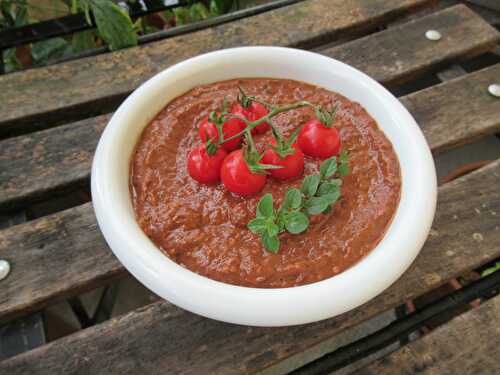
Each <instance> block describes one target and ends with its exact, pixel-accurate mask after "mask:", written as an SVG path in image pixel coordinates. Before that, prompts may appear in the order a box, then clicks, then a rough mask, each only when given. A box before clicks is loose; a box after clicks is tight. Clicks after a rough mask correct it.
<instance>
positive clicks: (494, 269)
mask: <svg viewBox="0 0 500 375" xmlns="http://www.w3.org/2000/svg"><path fill="white" fill-rule="evenodd" d="M497 271H500V262H496V263H495V265H494V266H493V267H490V268H486V269H485V270H484V271H483V272H482V273H481V276H483V277H484V276H488V275H491V274H492V273H494V272H497Z"/></svg>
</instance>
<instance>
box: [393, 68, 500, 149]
mask: <svg viewBox="0 0 500 375" xmlns="http://www.w3.org/2000/svg"><path fill="white" fill-rule="evenodd" d="M498 77H500V64H496V65H493V66H491V67H488V68H486V69H483V70H480V71H477V72H474V73H471V74H468V75H465V76H462V77H460V78H457V79H454V80H450V81H447V82H445V83H442V84H439V85H436V86H432V87H430V88H427V89H424V90H421V91H418V92H416V93H412V94H409V95H407V96H405V97H403V98H401V102H402V103H403V105H404V106H405V107H406V108H407V109H408V110H409V111H410V113H411V114H412V115H413V116H414V117H415V120H416V121H417V123H418V124H420V126H421V127H422V130H423V131H424V135H425V137H426V139H427V141H428V142H429V144H430V145H431V148H432V152H433V153H434V154H438V153H440V152H442V151H445V150H447V149H450V148H453V147H457V146H460V145H464V144H466V143H470V142H473V141H475V140H477V139H479V138H481V137H483V136H485V135H488V134H493V133H496V132H498V131H499V130H500V100H499V99H498V98H495V97H494V96H492V95H490V94H489V93H488V86H489V85H490V84H491V83H492V82H496V80H498Z"/></svg>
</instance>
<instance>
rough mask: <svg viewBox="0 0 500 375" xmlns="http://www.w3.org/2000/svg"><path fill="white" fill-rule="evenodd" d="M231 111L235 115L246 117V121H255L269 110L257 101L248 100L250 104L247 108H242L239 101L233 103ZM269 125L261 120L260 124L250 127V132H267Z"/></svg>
mask: <svg viewBox="0 0 500 375" xmlns="http://www.w3.org/2000/svg"><path fill="white" fill-rule="evenodd" d="M231 113H233V114H235V115H240V116H242V117H244V118H246V119H247V120H248V121H256V120H258V119H260V118H262V117H264V116H266V115H267V114H268V113H269V111H268V110H267V108H266V107H264V106H263V105H262V104H260V103H257V102H250V105H249V106H248V108H243V107H242V106H241V104H240V103H236V104H234V105H233V107H232V108H231ZM269 129H271V127H270V126H269V124H268V123H267V122H263V123H262V124H260V125H257V126H256V127H255V128H253V129H252V134H253V135H255V134H257V133H260V134H262V133H265V132H267V131H268V130H269Z"/></svg>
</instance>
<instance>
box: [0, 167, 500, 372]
mask: <svg viewBox="0 0 500 375" xmlns="http://www.w3.org/2000/svg"><path fill="white" fill-rule="evenodd" d="M499 184H500V160H499V161H497V162H495V163H493V164H491V165H490V166H487V167H485V168H483V169H481V170H480V171H477V172H474V173H472V174H470V175H468V176H466V177H463V178H461V179H458V180H455V181H453V182H451V183H449V184H447V185H445V186H443V187H441V188H440V189H439V203H438V211H437V216H436V219H435V223H434V228H433V230H432V232H431V235H430V238H429V240H428V241H427V243H426V245H425V247H424V248H423V250H422V252H421V254H420V255H419V257H418V258H417V260H416V261H415V263H414V264H413V265H412V266H411V267H410V269H409V270H408V271H407V272H406V273H405V274H404V275H403V276H402V277H401V279H400V280H398V281H397V282H396V283H395V284H394V285H393V286H391V287H390V288H389V289H388V290H387V291H385V292H384V293H382V294H381V295H379V296H378V297H376V298H375V299H373V300H372V301H370V302H369V303H367V304H365V305H364V306H363V307H361V308H358V309H355V310H354V311H352V312H349V313H346V314H344V315H341V316H339V317H336V318H333V319H329V320H326V321H323V322H319V323H314V324H308V325H303V326H297V327H289V328H249V327H243V326H237V325H230V324H224V323H221V322H216V321H213V320H210V319H205V318H201V317H199V316H196V315H194V314H190V313H187V312H184V311H182V310H180V309H178V308H175V307H173V306H172V305H170V304H168V303H167V302H158V303H154V304H152V305H149V306H147V307H145V308H143V309H140V310H137V311H135V312H132V313H130V314H127V315H125V316H123V317H120V318H117V319H113V320H111V321H108V322H106V323H103V324H101V325H98V326H95V327H92V328H90V329H86V330H84V331H81V332H79V333H77V334H75V335H71V336H69V337H66V338H63V339H61V340H58V341H55V342H53V343H50V344H48V345H45V346H43V347H41V348H38V349H35V350H33V351H31V352H29V353H25V354H22V355H19V356H17V357H14V358H12V359H9V360H7V361H5V362H0V372H5V373H8V374H11V375H16V374H23V373H26V372H27V371H31V372H33V373H37V374H53V373H63V372H64V373H72V374H89V373H91V374H107V373H110V372H117V373H121V374H135V373H140V372H146V373H151V374H160V373H164V372H166V371H168V373H183V374H186V373H189V374H205V373H214V372H216V373H218V374H233V373H246V374H248V373H255V372H257V371H259V370H261V369H263V368H265V367H268V366H271V365H272V364H275V363H277V362H279V361H280V360H283V359H285V358H286V357H288V356H291V355H293V354H295V353H298V352H301V351H304V350H305V349H307V348H309V347H310V346H312V345H315V344H317V343H319V342H321V341H323V340H325V339H327V338H329V337H332V336H334V335H335V334H337V333H339V332H340V331H342V330H344V329H346V328H348V327H349V326H353V325H355V324H359V323H360V322H362V321H363V320H366V319H368V318H370V317H372V316H374V315H376V314H378V313H380V312H382V311H385V310H387V309H389V308H391V307H393V306H395V305H397V304H399V303H401V302H402V301H404V300H406V299H408V298H414V297H416V296H418V295H420V294H422V293H424V292H426V291H428V290H430V289H433V288H435V287H437V286H439V285H440V284H442V283H443V282H445V281H446V280H447V279H449V278H451V277H455V276H457V275H458V274H460V273H462V272H464V271H466V270H469V269H471V268H474V267H477V266H479V265H481V264H484V263H485V262H487V261H489V260H491V259H493V258H495V257H498V256H499V255H500V235H499V234H500V215H497V212H500V190H499V189H498V186H499ZM87 208H90V207H88V206H87ZM476 209H477V211H476ZM81 214H84V213H83V212H82V213H81ZM88 215H91V214H90V212H89V213H88ZM41 222H42V221H39V222H38V225H40V223H41ZM59 225H62V224H61V223H60V224H59ZM89 232H90V233H89ZM10 234H11V235H14V233H12V232H11V233H10ZM95 234H96V233H95V232H94V231H93V230H90V231H87V233H86V237H87V238H90V237H92V236H93V235H95ZM66 235H67V236H68V237H72V233H70V232H67V234H66ZM1 238H2V241H0V243H3V244H4V245H9V243H6V241H7V242H8V241H12V242H11V243H10V246H12V245H14V244H15V243H16V242H17V243H19V242H20V241H22V239H21V238H19V237H16V238H14V239H12V240H10V237H9V236H3V237H1ZM87 241H88V240H87ZM99 241H100V242H99V243H98V244H97V245H96V246H94V247H93V249H92V252H93V255H94V257H93V258H95V259H100V258H101V255H102V256H105V254H104V252H109V251H108V250H107V249H104V248H103V249H101V244H102V240H99ZM36 242H37V240H36V239H35V238H32V246H36ZM74 242H75V243H73V244H72V247H71V249H74V250H75V251H81V250H82V248H81V247H79V245H78V243H76V241H74ZM38 243H40V240H38ZM71 249H66V251H68V250H71ZM24 250H25V251H29V250H28V249H27V248H26V247H25V248H24ZM51 250H53V251H57V250H56V248H55V247H51ZM101 252H103V254H101ZM0 254H1V255H2V257H4V254H5V257H7V258H8V253H6V252H5V250H3V251H0ZM19 266H21V265H19ZM35 276H36V275H35ZM7 280H8V279H7ZM60 283H62V281H60ZM7 288H10V287H9V285H7ZM11 298H12V299H15V298H16V295H15V294H14V293H13V291H12V290H11ZM4 301H5V299H4ZM8 301H9V300H7V303H8ZM3 306H4V307H5V303H4V304H3ZM3 312H5V309H4V310H3Z"/></svg>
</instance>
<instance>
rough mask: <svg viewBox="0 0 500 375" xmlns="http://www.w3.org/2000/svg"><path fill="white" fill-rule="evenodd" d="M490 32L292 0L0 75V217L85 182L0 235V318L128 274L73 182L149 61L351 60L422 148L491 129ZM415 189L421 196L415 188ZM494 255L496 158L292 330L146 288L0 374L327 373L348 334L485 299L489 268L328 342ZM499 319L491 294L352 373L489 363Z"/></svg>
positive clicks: (420, 15) (466, 11) (82, 176)
mask: <svg viewBox="0 0 500 375" xmlns="http://www.w3.org/2000/svg"><path fill="white" fill-rule="evenodd" d="M492 14H493V13H492ZM494 17H495V16H494V15H493V16H492V18H490V19H489V20H490V22H491V19H493V20H494V19H495V18H494ZM497 20H498V19H497ZM431 29H435V30H438V31H439V32H440V33H441V34H442V38H441V39H440V40H439V41H430V40H428V39H426V37H425V32H426V31H427V30H431ZM499 40H500V34H499V32H498V31H497V30H496V29H495V28H494V27H493V26H492V25H490V24H489V23H488V22H486V21H485V20H484V19H483V18H481V17H480V16H479V15H478V14H476V13H475V12H474V11H472V10H471V9H470V8H468V7H467V6H465V5H463V4H458V2H457V1H442V2H436V1H429V0H374V1H365V0H308V1H301V2H296V3H295V4H293V5H289V6H283V7H280V8H278V9H275V10H272V11H269V12H266V13H262V14H258V15H254V16H250V17H246V18H243V19H241V20H238V21H235V22H229V23H222V24H219V25H216V26H213V27H210V28H205V29H203V30H200V31H196V32H193V33H189V34H185V35H180V36H177V37H173V38H169V39H164V40H161V41H156V42H152V43H149V44H145V45H142V46H139V47H135V48H129V49H125V50H121V51H118V52H114V53H106V54H101V55H98V56H94V57H89V58H84V59H80V60H75V61H69V62H65V63H61V64H56V65H51V66H47V67H43V68H37V69H31V70H27V71H24V72H19V73H14V74H8V75H3V76H0V137H1V140H0V210H1V211H2V213H3V214H4V215H13V214H14V213H15V212H19V211H22V210H26V209H28V208H29V207H30V206H31V205H33V204H35V203H37V202H44V201H47V200H50V199H54V198H56V197H58V196H60V195H62V194H66V195H67V194H68V193H71V192H75V191H77V190H79V191H81V190H83V191H84V193H83V194H81V195H80V196H79V199H77V200H76V202H77V203H83V204H79V205H74V206H71V207H64V210H52V211H54V212H48V214H47V215H46V216H43V217H40V218H37V219H35V220H29V221H27V222H25V223H22V224H18V225H13V226H10V227H8V228H6V229H3V230H1V231H0V258H1V259H6V260H8V261H9V262H10V265H11V267H12V271H11V273H10V275H9V276H8V277H7V278H6V279H4V280H2V281H0V321H1V322H3V323H5V322H9V321H12V320H13V319H15V318H19V317H22V316H26V315H27V314H30V313H33V312H37V311H40V310H41V309H43V308H45V307H46V306H50V305H52V304H54V303H55V302H58V301H61V300H66V299H69V298H73V297H75V296H78V295H80V294H81V293H82V292H84V291H88V290H92V289H95V288H97V287H101V286H103V285H107V284H109V283H110V282H111V281H113V280H114V279H115V278H117V277H119V276H123V275H124V274H125V273H126V271H125V269H124V268H123V266H122V265H121V264H120V263H119V261H118V260H117V259H116V258H115V257H114V256H113V254H112V252H111V251H110V250H109V248H108V246H107V245H106V243H105V242H104V240H103V238H102V236H101V234H100V232H99V229H98V227H97V223H96V220H95V217H94V212H93V210H92V204H91V202H90V197H89V195H87V194H85V191H88V183H89V173H90V166H91V162H92V155H93V152H94V149H95V146H96V143H97V140H98V138H99V136H100V134H101V132H102V130H103V129H104V127H105V125H106V123H107V121H108V120H109V118H110V116H111V112H112V111H113V110H115V109H116V107H117V106H118V105H119V104H120V102H121V101H122V100H123V99H124V98H125V97H126V96H127V95H128V94H129V93H130V92H131V91H132V90H134V89H135V88H136V87H137V86H138V85H140V84H141V83H142V82H144V81H145V80H146V79H148V78H149V77H151V76H152V75H153V74H155V73H157V72H158V71H160V70H162V69H165V68H166V67H168V66H170V65H172V64H174V63H176V62H179V61H182V60H184V59H186V58H189V57H191V56H195V55H198V54H201V53H204V52H208V51H212V50H217V49H221V48H227V47H234V46H241V45H277V46H292V47H299V48H305V49H313V50H315V51H318V52H319V53H321V54H324V55H326V56H332V57H335V58H336V59H339V60H342V61H344V62H346V63H348V64H351V65H353V66H355V67H357V68H359V69H360V70H362V71H364V72H366V73H368V74H369V75H370V76H372V77H374V78H375V79H377V80H378V81H380V82H381V83H382V84H384V85H385V86H386V87H388V88H389V89H390V90H392V91H393V92H394V93H396V94H397V95H398V96H400V100H401V102H402V103H403V104H404V105H405V106H406V107H407V108H408V110H409V111H410V112H411V113H412V115H413V116H414V117H415V119H416V120H417V122H418V123H419V125H420V126H421V128H422V130H423V131H424V134H425V136H426V138H427V141H428V142H429V145H430V147H431V149H432V151H433V153H434V154H435V155H436V156H438V155H439V154H440V153H442V152H443V151H446V150H449V149H451V148H456V147H459V146H462V145H464V144H467V143H470V142H473V141H476V140H477V139H479V138H481V137H484V136H486V135H489V134H494V133H495V132H498V131H500V98H497V97H494V96H492V95H490V94H489V93H488V86H489V85H490V84H493V83H497V84H500V63H499V61H500V58H499V57H498V53H497V54H495V53H492V52H489V51H492V50H494V49H495V48H497V51H498V47H496V46H497V43H498V42H499ZM415 199H421V200H422V204H425V197H416V198H415ZM85 202H87V203H85ZM498 257H500V160H497V161H493V162H492V163H490V164H488V165H487V166H486V167H483V168H481V169H479V170H477V171H475V172H473V173H471V174H468V175H467V176H464V177H462V178H459V179H457V180H455V181H453V182H451V183H447V184H445V185H443V186H441V187H440V188H439V202H438V208H437V214H436V218H435V221H434V224H433V229H432V231H431V233H430V236H429V239H428V241H427V243H426V245H425V247H424V248H423V250H422V252H421V254H420V255H419V257H418V258H417V260H416V261H415V262H414V264H413V265H412V266H411V268H410V269H409V270H408V271H407V272H406V273H405V274H404V275H403V276H402V277H401V278H400V279H399V280H398V281H397V282H396V283H395V284H394V285H392V286H391V287H390V288H389V289H388V290H387V291H385V292H384V293H382V294H381V295H379V296H378V297H376V298H375V299H373V300H372V301H370V302H368V303H367V304H365V305H364V306H361V307H359V308H357V309H355V310H354V311H351V312H349V313H346V314H344V315H341V316H338V317H335V318H333V319H329V320H326V321H322V322H318V323H314V324H308V325H303V326H297V327H289V328H251V327H242V326H237V325H230V324H224V323H220V322H216V321H213V320H209V319H205V318H202V317H200V316H197V315H194V314H191V313H188V312H186V311H183V310H181V309H179V308H177V307H175V306H173V305H171V304H170V303H168V302H166V301H159V302H155V303H153V304H150V305H148V306H145V307H143V308H141V309H139V310H136V311H132V312H130V313H129V314H126V315H124V316H120V317H117V318H113V319H111V320H108V321H105V322H103V323H101V324H97V325H92V326H90V327H88V328H86V329H83V330H81V331H79V332H78V333H75V334H72V335H69V336H67V337H64V338H61V339H59V340H56V341H53V342H50V343H48V344H46V345H43V346H40V347H38V348H36V349H33V350H31V351H27V352H25V353H22V354H19V355H17V356H14V357H11V358H8V359H6V360H4V361H1V362H0V373H1V374H9V375H14V374H27V373H30V374H31V373H37V374H56V373H68V374H138V373H148V374H149V373H158V374H164V373H190V374H207V373H217V374H233V373H257V372H264V373H266V374H273V373H284V372H288V371H292V370H294V369H296V372H297V373H307V374H313V373H314V374H316V373H325V372H327V371H330V370H332V369H336V368H338V367H340V366H341V365H345V364H346V363H348V362H352V361H353V360H355V359H358V358H357V356H356V353H362V354H363V353H365V352H363V351H362V349H363V348H365V349H366V348H367V347H370V348H372V349H374V348H375V347H376V348H381V347H383V346H384V345H387V344H389V343H390V342H392V341H395V340H397V339H398V337H399V336H398V335H399V333H401V332H407V331H408V329H409V328H411V324H416V323H415V322H417V323H418V322H423V321H424V320H425V318H428V317H432V316H435V315H436V311H438V313H440V312H443V311H444V310H446V309H447V306H452V304H453V303H454V302H456V301H462V302H464V303H466V302H469V301H470V300H472V299H475V298H477V297H478V296H484V295H485V293H486V294H487V297H488V298H489V297H491V291H492V290H495V288H497V289H498V286H499V285H500V277H498V276H499V274H500V272H498V273H496V274H492V275H490V276H488V277H486V278H482V279H480V280H478V281H475V282H472V283H471V284H470V285H468V286H467V287H465V288H463V289H461V290H459V291H458V292H455V293H459V294H458V295H455V296H454V297H453V296H452V297H449V298H451V302H450V301H448V300H446V298H445V300H444V301H440V303H441V304H437V303H436V304H431V305H430V306H428V307H427V308H425V309H423V310H422V311H420V312H419V311H417V312H416V313H414V314H411V315H409V316H407V317H405V318H403V319H402V320H401V321H396V322H394V323H393V324H391V326H389V327H387V328H386V329H383V330H382V331H380V332H378V333H374V334H373V335H370V336H368V337H366V338H364V339H362V340H361V341H359V342H354V343H352V344H349V345H347V346H346V347H344V348H341V349H340V350H335V349H338V343H337V344H336V341H335V338H336V337H339V335H340V334H342V333H343V332H348V330H351V329H354V328H355V327H356V326H358V325H360V324H361V323H363V322H365V321H367V320H368V319H370V318H372V317H374V316H377V315H379V314H381V313H383V312H384V311H387V310H389V309H393V308H395V307H397V306H400V305H401V304H403V303H404V302H405V301H408V300H409V299H414V298H416V297H418V296H421V295H423V294H426V293H428V292H431V291H433V290H435V289H436V288H438V287H440V286H441V285H443V284H446V282H447V281H448V280H450V279H453V278H456V277H458V276H459V275H463V274H465V273H467V272H469V271H471V270H474V269H477V268H478V267H480V266H482V265H484V264H486V263H488V262H491V261H493V260H495V259H496V258H498ZM346 292H348V291H346ZM195 298H203V297H202V296H195ZM332 298H334V296H332ZM446 303H448V305H446ZM450 304H451V305H450ZM436 306H437V307H436ZM429 309H430V310H429ZM432 309H434V310H432ZM418 314H421V315H418ZM415 317H416V318H417V319H416V318H415ZM499 317H500V297H493V298H491V299H489V300H488V301H486V302H484V303H483V304H481V306H480V307H479V308H477V309H473V310H470V311H468V312H466V313H464V314H461V315H460V316H459V317H457V318H455V319H453V320H452V321H451V322H449V323H446V324H444V325H442V326H440V327H439V328H438V329H436V330H434V331H432V332H430V333H429V334H428V335H425V336H423V338H421V339H419V340H416V341H413V342H411V343H410V344H408V345H407V346H405V347H403V348H402V349H400V350H398V351H396V352H394V353H392V354H390V355H389V356H388V357H386V358H384V359H379V360H378V361H376V362H374V363H372V364H370V365H368V367H365V368H364V369H363V370H360V373H363V374H365V373H366V374H372V373H373V374H378V373H381V372H382V373H416V372H419V373H420V372H421V373H425V374H457V373H460V374H463V373H478V374H486V373H488V374H489V373H496V372H500V360H499V358H500V345H499V344H500V324H498V320H499V319H498V318H499ZM408 319H414V320H408ZM415 319H416V320H415ZM419 319H420V320H419ZM407 326H410V327H409V328H408V327H407ZM405 329H406V330H405ZM398 332H399V333H398ZM325 342H329V343H330V344H329V346H328V348H327V349H326V352H332V351H333V353H330V354H328V355H326V356H325V357H323V358H320V359H319V360H316V361H314V360H315V359H316V357H318V356H321V355H323V354H325V350H324V351H323V352H318V351H317V350H316V351H315V350H314V349H315V348H318V347H320V346H321V345H323V347H324V343H325ZM370 345H371V346H370ZM334 350H335V351H334ZM372 351H373V350H372ZM311 353H312V354H311ZM363 355H364V354H363ZM363 355H362V356H363ZM358 357H359V356H358ZM311 361H313V362H312V363H311V364H309V365H308V366H305V367H302V366H304V365H306V364H307V363H308V362H311Z"/></svg>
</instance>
